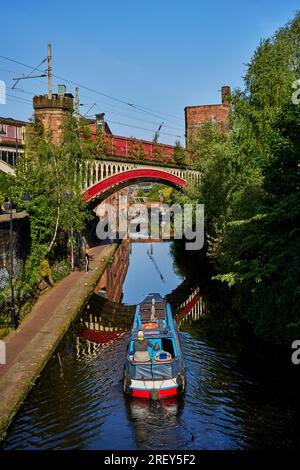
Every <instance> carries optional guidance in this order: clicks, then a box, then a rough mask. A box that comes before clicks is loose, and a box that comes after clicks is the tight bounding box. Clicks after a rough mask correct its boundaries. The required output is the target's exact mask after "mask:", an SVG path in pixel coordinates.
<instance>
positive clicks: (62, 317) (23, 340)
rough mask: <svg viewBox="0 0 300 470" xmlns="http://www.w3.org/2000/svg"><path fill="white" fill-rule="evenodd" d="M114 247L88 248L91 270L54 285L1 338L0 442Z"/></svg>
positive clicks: (89, 294)
mask: <svg viewBox="0 0 300 470" xmlns="http://www.w3.org/2000/svg"><path fill="white" fill-rule="evenodd" d="M116 249H117V245H115V244H113V245H107V246H105V247H96V248H94V249H92V250H91V261H90V267H91V271H90V272H88V273H85V272H73V273H71V274H70V275H69V276H67V277H66V278H65V279H63V280H62V281H60V282H59V283H58V284H56V285H55V286H54V287H53V288H52V289H50V290H49V292H46V293H45V294H44V295H42V296H41V298H40V299H39V301H38V302H37V304H36V305H35V306H34V308H33V311H32V312H31V313H30V314H29V315H28V317H26V319H25V320H24V322H22V324H21V326H20V327H19V328H18V330H17V331H16V332H13V333H12V334H11V335H9V336H8V337H7V338H5V343H6V346H7V364H6V365H0V441H1V440H2V439H3V438H4V437H5V435H6V431H7V429H8V427H9V425H10V424H11V422H12V420H13V418H14V416H15V415H16V413H17V411H18V410H19V408H20V406H21V405H22V403H23V401H24V399H25V398H26V396H27V394H28V393H29V391H30V390H31V389H32V387H33V385H34V384H35V381H36V379H37V378H38V377H39V375H40V374H41V372H42V370H43V368H44V367H45V365H46V364H47V362H48V360H49V359H50V358H51V357H52V355H53V353H54V352H55V349H56V348H57V346H58V345H59V343H60V341H61V340H62V338H63V337H64V335H65V334H66V332H67V331H68V329H69V327H70V325H71V324H72V323H73V322H74V320H75V319H76V318H77V316H78V314H79V313H80V311H81V310H82V308H83V306H84V305H85V304H86V302H87V301H88V299H89V297H90V296H91V294H92V293H93V291H94V289H95V287H96V285H97V283H98V281H99V279H100V277H101V276H102V274H103V272H104V270H105V268H106V266H107V264H108V263H109V261H110V260H111V258H112V257H113V255H114V253H115V251H116ZM49 387H51V384H49Z"/></svg>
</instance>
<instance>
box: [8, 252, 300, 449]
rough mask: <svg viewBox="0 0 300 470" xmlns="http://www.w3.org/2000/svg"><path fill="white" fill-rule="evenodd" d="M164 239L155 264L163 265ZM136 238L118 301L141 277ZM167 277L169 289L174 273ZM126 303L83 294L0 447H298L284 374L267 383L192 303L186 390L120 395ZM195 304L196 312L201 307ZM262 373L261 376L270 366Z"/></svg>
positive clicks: (185, 337)
mask: <svg viewBox="0 0 300 470" xmlns="http://www.w3.org/2000/svg"><path fill="white" fill-rule="evenodd" d="M163 245H164V248H163V250H162V251H161V254H162V253H164V257H161V258H160V264H161V266H165V265H167V264H168V265H171V263H172V259H170V258H168V257H169V256H170V255H169V254H168V251H167V250H166V248H165V244H163ZM136 246H137V245H136ZM139 247H140V248H138V250H137V251H133V255H132V259H131V260H132V261H134V262H133V263H132V264H130V266H129V270H128V277H127V287H124V299H126V300H127V301H128V300H129V299H132V300H133V299H134V302H136V301H137V300H139V297H140V295H141V294H142V290H143V289H144V285H146V284H145V283H144V281H142V282H139V276H140V277H141V276H142V274H141V272H142V271H141V270H140V266H139V263H138V260H140V259H141V258H140V250H141V247H143V249H144V250H145V253H144V254H145V257H147V253H146V250H147V246H146V244H141V245H139ZM164 250H166V251H164ZM135 253H136V254H137V255H138V256H137V257H136V258H135ZM142 259H144V258H143V257H142ZM137 266H139V268H138V275H137V274H136V276H133V273H132V272H131V269H136V267H137ZM143 276H144V277H146V278H147V279H148V290H155V289H156V290H158V289H157V284H156V282H157V278H156V280H155V282H154V283H152V278H151V276H148V271H145V272H144V274H143ZM156 277H157V273H156ZM128 279H132V282H133V284H131V285H129V281H128ZM166 279H167V280H168V277H167V276H166ZM169 279H171V283H170V285H169V292H170V291H171V290H172V289H174V288H175V287H176V285H177V283H178V281H180V278H179V277H172V278H171V277H170V278H169ZM172 279H173V281H174V279H175V281H176V282H173V281H172ZM133 280H134V281H133ZM158 281H159V277H158ZM154 285H155V286H156V287H153V286H154ZM136 287H137V288H136ZM127 289H128V292H129V294H128V295H127ZM179 290H180V291H182V289H181V288H180V289H179ZM190 292H192V291H190ZM134 302H133V303H134ZM133 310H134V309H133V307H131V306H130V305H121V306H120V305H117V304H115V303H113V302H109V301H108V300H105V299H103V298H102V297H101V296H99V295H96V294H95V295H93V296H92V298H91V299H90V302H89V305H88V306H87V308H86V309H85V311H84V312H83V314H82V315H81V318H80V320H79V322H78V324H77V325H75V326H74V327H73V328H72V329H71V331H70V332H69V334H68V335H67V336H66V337H65V339H64V341H63V342H62V343H61V345H60V347H59V349H58V351H57V352H56V354H55V355H54V356H53V358H52V359H51V360H50V362H49V363H48V365H47V367H46V368H45V370H44V372H43V373H42V375H41V377H40V379H39V380H38V382H37V384H36V386H35V387H34V389H33V390H32V392H31V393H30V394H29V396H28V397H27V399H26V401H25V403H24V405H23V406H22V408H21V410H20V412H19V414H18V416H17V418H16V420H15V421H14V423H13V425H12V427H11V429H10V431H9V434H8V437H7V439H6V440H5V442H4V444H3V448H4V449H141V448H143V449H159V450H164V449H174V450H176V449H187V450H188V449H251V448H255V449H260V448H281V449H282V448H292V447H294V448H295V447H297V445H298V444H299V431H295V430H296V429H298V428H297V421H296V420H295V413H294V408H293V404H292V403H291V402H290V401H289V399H288V397H287V395H286V394H285V392H284V387H283V385H284V384H277V382H276V381H274V382H272V383H274V384H275V383H276V385H277V386H276V387H274V388H273V389H272V390H270V389H269V388H266V387H265V384H266V382H265V381H263V380H259V379H257V376H255V375H254V374H252V373H249V371H247V369H245V368H244V367H243V366H242V364H241V362H240V361H239V359H238V356H237V355H236V354H231V353H228V352H226V351H223V350H222V349H221V348H220V347H218V348H216V347H215V346H214V345H212V344H210V343H209V342H208V341H206V340H205V341H204V340H203V338H202V337H201V333H199V331H200V330H199V328H198V324H199V321H198V320H196V322H195V321H194V320H195V318H197V316H196V317H195V315H194V313H193V314H192V315H191V316H190V317H189V321H188V322H183V323H182V328H183V329H184V328H186V327H188V331H183V329H182V330H181V332H180V337H181V340H182V346H183V354H184V360H185V365H186V369H187V389H186V394H185V396H184V397H182V398H179V399H178V398H172V399H168V400H161V401H156V402H152V401H148V400H142V399H140V400H139V399H132V398H130V397H125V396H124V394H123V391H122V375H123V365H124V360H125V355H126V348H127V344H128V339H129V334H128V330H129V329H130V327H131V324H132V317H133ZM197 312H198V313H199V312H200V314H201V309H200V307H199V309H198V310H196V311H195V313H197ZM111 334H112V335H113V337H112V336H111ZM258 366H259V365H258ZM265 375H266V376H269V377H270V375H271V373H270V371H268V370H265Z"/></svg>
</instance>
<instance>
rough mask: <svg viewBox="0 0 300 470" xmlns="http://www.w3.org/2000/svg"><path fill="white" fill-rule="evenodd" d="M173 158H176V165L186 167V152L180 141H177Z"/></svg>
mask: <svg viewBox="0 0 300 470" xmlns="http://www.w3.org/2000/svg"><path fill="white" fill-rule="evenodd" d="M173 157H174V160H175V163H176V164H177V165H178V166H181V167H185V165H186V156H185V150H184V148H183V147H182V146H181V144H180V141H179V140H176V142H175V149H174V153H173Z"/></svg>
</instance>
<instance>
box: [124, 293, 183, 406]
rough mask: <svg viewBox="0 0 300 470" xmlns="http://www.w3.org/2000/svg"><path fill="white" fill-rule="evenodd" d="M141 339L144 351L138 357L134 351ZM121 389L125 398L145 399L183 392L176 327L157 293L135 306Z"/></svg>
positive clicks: (168, 310) (169, 312)
mask: <svg viewBox="0 0 300 470" xmlns="http://www.w3.org/2000/svg"><path fill="white" fill-rule="evenodd" d="M141 337H142V340H143V342H144V344H145V341H146V349H147V351H146V353H144V354H142V355H140V356H138V354H137V352H136V348H137V347H138V346H139V344H138V342H139V341H138V340H139V339H141ZM145 354H146V356H145ZM123 388H124V392H125V393H126V394H128V395H131V396H133V397H140V398H149V399H159V398H164V397H173V396H176V395H179V394H180V393H183V392H184V389H185V367H184V362H183V357H182V350H181V345H180V339H179V334H178V329H177V324H176V322H175V320H174V318H173V315H172V310H171V306H170V304H169V303H167V302H166V301H165V299H163V298H162V297H161V295H160V294H157V293H153V294H148V295H147V296H146V297H145V299H144V300H143V301H142V302H141V303H140V304H138V305H137V307H136V312H135V317H134V322H133V328H132V331H131V336H130V340H129V345H128V350H127V357H126V362H125V366H124V378H123Z"/></svg>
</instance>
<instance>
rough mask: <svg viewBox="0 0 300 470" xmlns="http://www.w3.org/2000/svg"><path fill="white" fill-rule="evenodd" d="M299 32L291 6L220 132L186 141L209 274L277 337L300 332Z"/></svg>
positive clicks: (264, 331) (257, 325)
mask: <svg viewBox="0 0 300 470" xmlns="http://www.w3.org/2000/svg"><path fill="white" fill-rule="evenodd" d="M299 33H300V15H299V14H297V15H296V17H295V19H294V20H293V21H292V22H290V23H288V24H287V26H285V27H284V28H281V29H280V30H279V31H278V32H277V33H276V34H275V36H274V37H273V38H271V39H268V40H265V41H262V42H261V44H260V45H259V47H258V48H257V50H256V51H255V54H254V56H253V58H252V60H251V62H250V64H249V66H248V70H247V73H246V76H245V90H244V91H240V90H236V91H235V93H234V94H233V98H232V111H231V117H230V126H229V129H228V130H227V132H226V133H224V132H223V131H222V130H221V129H219V128H218V127H217V126H216V125H214V124H212V123H207V124H205V125H204V126H203V127H202V128H201V129H200V130H199V132H198V133H197V134H196V135H195V136H194V138H193V140H192V142H191V144H190V148H191V151H192V155H193V158H194V167H195V168H197V169H199V170H201V171H202V172H203V177H202V182H201V188H200V195H199V197H198V200H199V201H200V202H203V203H204V204H205V216H206V233H207V243H208V254H209V256H210V257H211V258H212V259H213V260H214V262H215V265H216V267H217V270H218V274H217V275H216V279H218V280H221V281H223V282H225V283H226V284H227V285H229V286H231V287H232V286H234V290H233V292H234V295H235V297H236V298H235V303H236V305H238V306H239V311H240V313H241V315H242V316H243V317H244V318H245V319H246V320H247V321H248V322H249V323H250V324H251V325H252V326H253V329H254V332H255V333H256V334H257V335H259V336H261V337H263V338H264V339H267V340H270V341H273V342H277V343H289V342H290V341H292V340H293V339H295V337H296V336H297V335H299V334H300V319H299V311H298V305H299V301H300V289H299V278H300V267H299V266H300V262H299V261H300V260H299V253H300V241H299V228H298V221H299V220H300V217H299V216H300V195H299V188H300V180H299V178H300V176H299V167H300V163H299V155H300V107H299V106H297V105H294V104H292V102H291V95H292V91H293V89H292V83H293V81H294V80H295V79H296V78H298V77H299V76H300V55H299V37H300V36H299Z"/></svg>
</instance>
